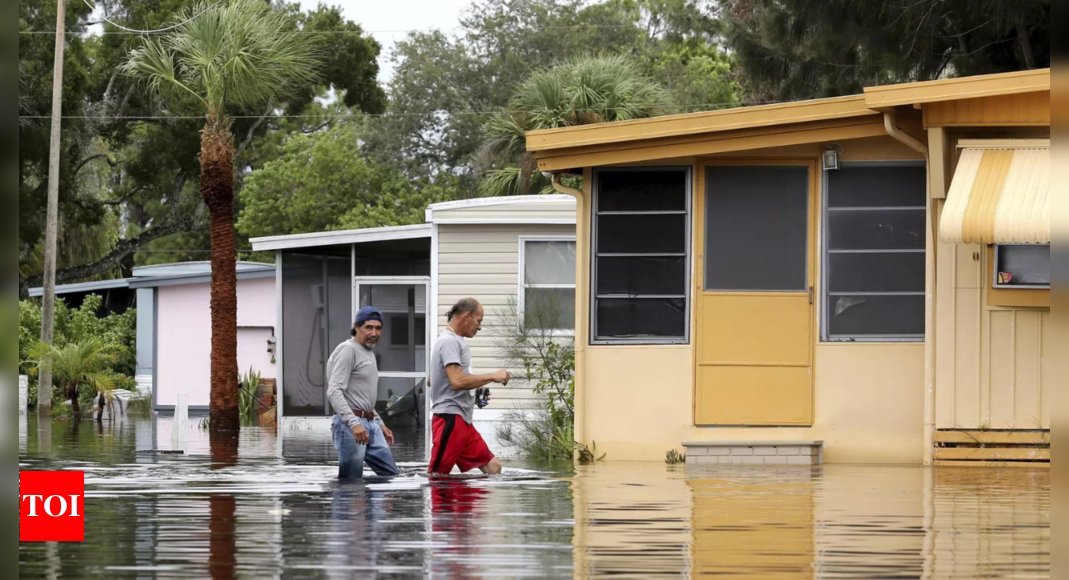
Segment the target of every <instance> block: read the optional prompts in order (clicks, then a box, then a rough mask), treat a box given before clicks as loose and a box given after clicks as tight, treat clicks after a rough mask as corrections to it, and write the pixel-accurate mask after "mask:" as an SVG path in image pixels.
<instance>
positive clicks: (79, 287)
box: [29, 279, 130, 298]
mask: <svg viewBox="0 0 1069 580" xmlns="http://www.w3.org/2000/svg"><path fill="white" fill-rule="evenodd" d="M129 287H130V280H127V279H119V280H102V281H100V282H84V283H81V284H64V285H62V286H56V295H57V296H62V295H64V294H81V293H83V292H99V291H101V290H114V289H116V288H129ZM44 293H45V292H44V288H30V290H29V296H30V298H40V297H41V296H44Z"/></svg>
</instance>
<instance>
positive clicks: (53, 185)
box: [37, 0, 67, 416]
mask: <svg viewBox="0 0 1069 580" xmlns="http://www.w3.org/2000/svg"><path fill="white" fill-rule="evenodd" d="M66 21H67V5H66V0H57V3H56V61H55V63H56V64H55V68H54V69H53V71H52V141H51V143H50V145H49V152H48V213H47V216H46V219H47V221H46V224H45V263H44V304H43V306H42V308H41V342H43V343H45V344H48V345H51V344H52V342H53V338H54V336H53V335H54V332H55V323H56V320H55V317H56V239H57V238H58V236H59V149H60V141H61V139H60V137H61V135H62V130H61V129H62V122H63V49H64V44H65V38H66V28H67V24H66ZM37 409H38V412H39V413H40V414H41V415H42V416H48V415H49V414H50V412H51V411H52V371H51V369H49V368H43V369H41V374H40V375H39V376H38V387H37Z"/></svg>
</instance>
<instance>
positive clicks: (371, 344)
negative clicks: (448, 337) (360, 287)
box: [327, 307, 399, 479]
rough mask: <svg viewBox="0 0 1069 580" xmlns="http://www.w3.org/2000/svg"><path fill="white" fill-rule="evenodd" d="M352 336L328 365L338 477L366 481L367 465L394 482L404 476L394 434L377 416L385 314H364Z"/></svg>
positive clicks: (368, 311)
mask: <svg viewBox="0 0 1069 580" xmlns="http://www.w3.org/2000/svg"><path fill="white" fill-rule="evenodd" d="M351 334H352V336H353V339H352V340H347V341H345V342H343V343H342V344H340V345H338V348H337V349H335V350H334V354H332V355H330V360H328V361H327V377H328V379H329V381H330V382H329V386H328V387H327V397H328V398H329V399H330V406H331V407H333V408H334V413H335V415H334V425H333V434H334V448H335V449H337V450H338V477H339V478H340V479H360V478H362V477H363V476H364V462H365V461H366V462H367V464H368V465H369V466H370V467H371V469H373V470H374V471H375V473H376V474H378V475H381V476H394V475H397V474H398V473H399V472H398V470H397V464H396V463H395V462H394V460H393V453H391V452H390V445H393V432H391V431H390V430H389V429H388V428H386V425H384V424H383V423H382V419H381V418H380V417H379V415H378V413H376V412H375V400H376V399H377V398H378V394H379V364H378V362H377V361H376V360H375V353H374V352H373V349H374V348H375V345H377V344H378V343H379V339H380V338H382V313H381V312H379V310H378V309H377V308H371V307H364V308H361V309H360V312H358V313H357V314H356V323H355V324H354V326H353V330H352V332H351Z"/></svg>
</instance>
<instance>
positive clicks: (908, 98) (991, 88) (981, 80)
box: [865, 68, 1050, 109]
mask: <svg viewBox="0 0 1069 580" xmlns="http://www.w3.org/2000/svg"><path fill="white" fill-rule="evenodd" d="M1043 91H1050V69H1049V68H1048V69H1043V70H1031V71H1024V72H1016V73H1005V74H997V75H984V76H975V77H964V78H959V79H947V80H940V81H929V82H924V83H908V84H902V85H888V86H883V87H870V88H867V89H865V102H866V104H867V106H868V107H869V108H870V109H882V108H888V107H900V106H906V105H923V104H927V103H941V102H945V101H960V100H965V99H979V98H984V97H1001V96H1005V95H1019V94H1024V93H1038V92H1043Z"/></svg>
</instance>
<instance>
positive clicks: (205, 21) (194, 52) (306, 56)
mask: <svg viewBox="0 0 1069 580" xmlns="http://www.w3.org/2000/svg"><path fill="white" fill-rule="evenodd" d="M197 15H199V16H197ZM193 16H197V17H196V18H192V19H190V18H191V17H193ZM175 20H176V22H182V21H186V20H188V21H186V22H184V23H183V24H182V25H181V26H179V27H178V28H176V29H175V30H174V31H172V32H170V33H168V34H166V35H164V36H163V38H161V39H146V41H145V44H144V46H143V47H141V48H139V49H137V50H135V51H134V52H133V53H132V54H131V56H130V59H129V60H128V61H127V62H126V63H125V64H124V67H123V69H124V71H125V72H126V73H127V74H129V75H131V76H134V77H137V78H140V79H143V80H144V81H145V82H146V83H147V85H148V88H149V89H150V90H151V91H152V92H154V93H157V94H160V95H161V96H163V97H165V98H171V99H173V98H176V97H180V96H181V95H192V96H195V97H196V99H197V100H198V101H199V103H200V104H201V106H202V107H203V108H204V109H205V112H206V113H207V114H208V115H210V116H215V115H223V114H226V113H227V111H228V110H243V109H250V108H259V107H262V106H264V105H266V104H269V103H273V102H277V101H280V100H282V99H285V98H286V97H288V96H290V95H291V94H292V91H293V90H295V88H296V87H300V86H306V85H308V84H309V83H314V82H315V80H316V79H317V71H318V68H319V64H320V49H319V47H320V46H321V43H319V42H317V41H315V40H309V38H307V37H306V36H305V35H301V34H299V31H298V30H297V29H296V27H295V26H294V22H293V20H292V18H291V16H290V15H289V14H288V13H286V12H283V11H280V10H275V9H273V8H272V7H271V5H270V4H269V3H267V2H263V1H262V0H233V1H232V2H228V3H225V4H218V5H214V6H211V5H209V4H207V3H205V2H201V3H198V4H197V5H194V6H189V7H187V8H186V10H185V11H184V12H182V13H181V14H180V15H178V16H176V18H175ZM176 93H177V94H176Z"/></svg>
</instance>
